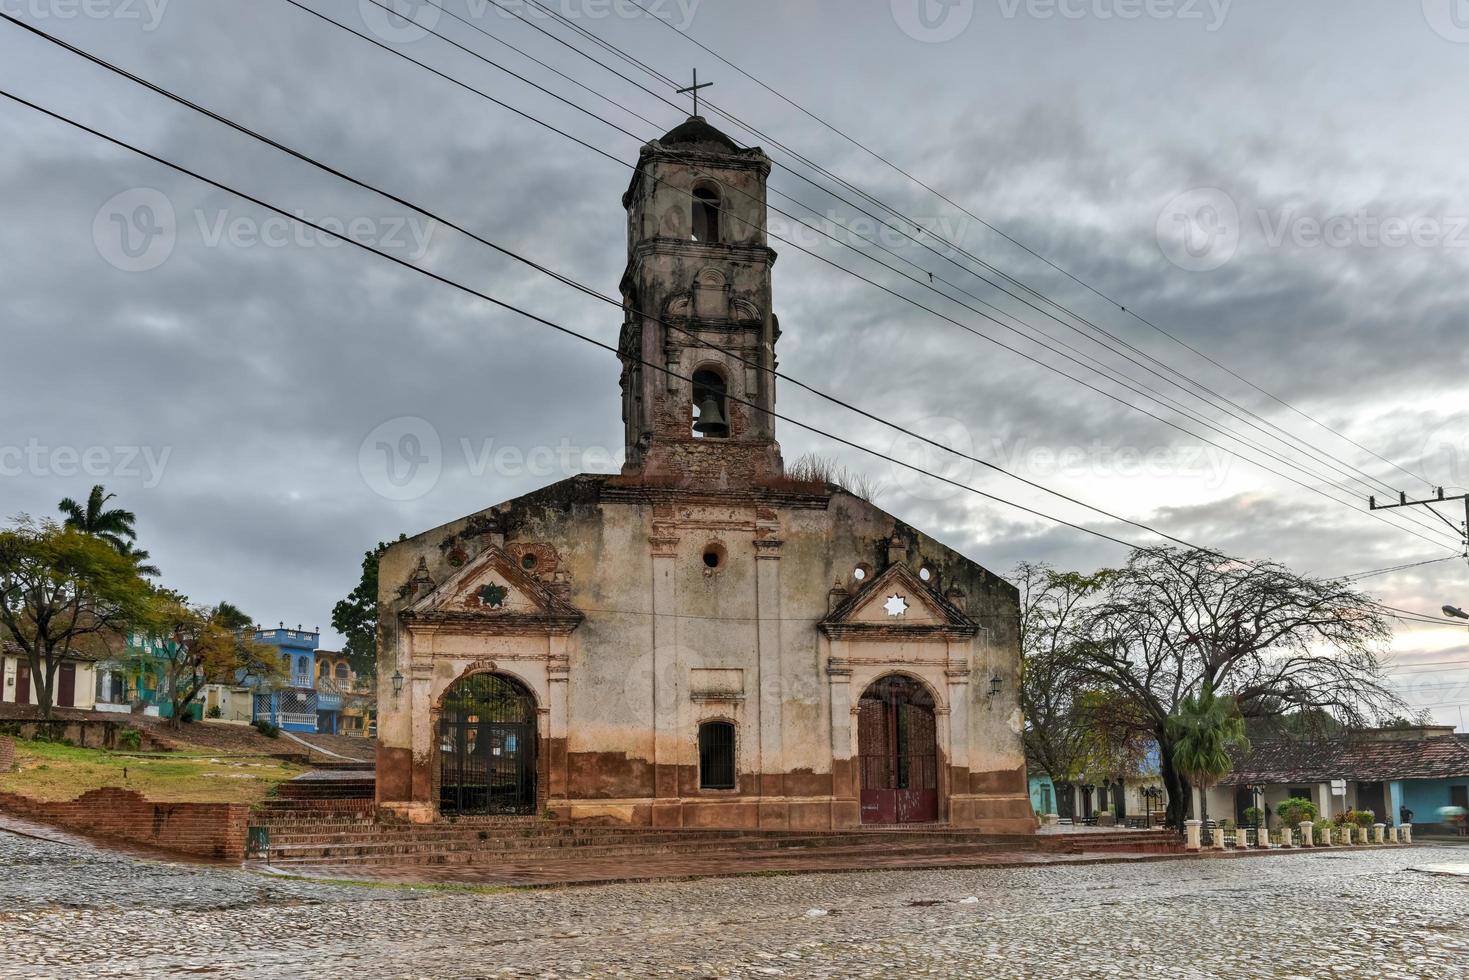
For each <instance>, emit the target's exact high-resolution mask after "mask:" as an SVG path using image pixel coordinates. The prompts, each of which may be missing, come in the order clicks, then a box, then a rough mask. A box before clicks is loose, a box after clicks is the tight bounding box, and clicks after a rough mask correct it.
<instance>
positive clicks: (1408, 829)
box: [1403, 823, 1413, 844]
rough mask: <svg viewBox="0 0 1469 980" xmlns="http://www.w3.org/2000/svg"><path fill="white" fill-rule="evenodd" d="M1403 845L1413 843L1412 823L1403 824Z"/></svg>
mask: <svg viewBox="0 0 1469 980" xmlns="http://www.w3.org/2000/svg"><path fill="white" fill-rule="evenodd" d="M1403 843H1404V844H1411V843H1413V825H1412V824H1410V823H1405V824H1403Z"/></svg>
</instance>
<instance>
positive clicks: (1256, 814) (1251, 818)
mask: <svg viewBox="0 0 1469 980" xmlns="http://www.w3.org/2000/svg"><path fill="white" fill-rule="evenodd" d="M1244 818H1245V823H1247V824H1249V825H1250V826H1251V827H1256V826H1259V825H1261V824H1263V823H1264V822H1265V811H1264V810H1261V809H1260V808H1259V807H1257V806H1247V807H1245V812H1244Z"/></svg>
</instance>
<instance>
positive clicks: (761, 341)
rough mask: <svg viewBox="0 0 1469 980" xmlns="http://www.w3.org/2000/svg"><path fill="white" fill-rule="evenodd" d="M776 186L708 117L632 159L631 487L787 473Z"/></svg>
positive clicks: (626, 337) (729, 481)
mask: <svg viewBox="0 0 1469 980" xmlns="http://www.w3.org/2000/svg"><path fill="white" fill-rule="evenodd" d="M769 176H770V158H769V157H767V156H766V155H765V154H764V153H763V152H762V151H761V150H759V149H742V148H741V147H740V146H738V145H737V144H736V143H735V142H734V140H732V139H730V138H729V137H728V136H726V135H724V134H723V133H721V132H720V131H719V130H717V129H715V128H714V127H713V126H711V125H709V124H708V123H707V122H705V121H704V119H703V118H702V117H700V116H691V117H689V119H688V120H687V121H686V122H684V123H683V124H682V125H680V126H677V127H676V128H674V129H673V130H671V131H670V132H668V133H667V134H666V135H664V136H663V137H662V138H660V139H657V140H654V141H653V142H651V143H648V144H647V145H646V146H644V147H643V149H642V152H641V153H640V154H639V156H638V169H637V172H636V173H635V174H634V176H633V179H632V183H631V185H630V186H629V187H628V190H627V193H626V194H624V195H623V198H622V203H623V206H624V207H626V208H627V216H628V232H627V245H628V249H627V271H626V272H625V273H624V274H623V277H622V301H623V310H624V320H623V326H622V336H621V340H620V343H619V352H620V356H621V358H622V365H623V367H622V396H623V401H622V418H623V423H624V426H625V428H626V441H627V462H626V464H625V466H624V467H623V474H624V476H626V477H632V478H638V479H640V480H646V481H649V482H659V483H671V484H676V485H686V486H699V487H713V488H735V487H739V486H748V485H754V484H759V483H762V482H765V481H768V480H770V479H772V478H775V477H778V476H780V475H781V474H782V472H783V469H782V463H781V457H780V447H779V446H778V445H777V444H776V441H775V425H774V419H773V418H772V417H771V415H770V412H771V411H773V410H774V408H775V384H774V380H775V379H774V374H773V372H774V370H775V363H776V362H775V342H776V340H777V339H778V338H779V336H780V326H779V323H778V321H777V320H776V317H775V314H774V313H773V312H772V310H771V296H770V269H771V266H773V265H774V264H775V252H774V251H772V250H771V249H770V247H769V246H768V245H767V244H766V233H765V183H766V179H767V178H768V177H769ZM710 345H712V346H710ZM716 348H718V349H716ZM644 362H647V363H644ZM649 364H652V365H658V367H657V368H655V367H650V366H649ZM659 368H662V369H666V370H660V369H659Z"/></svg>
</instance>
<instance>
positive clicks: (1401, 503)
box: [1367, 487, 1469, 549]
mask: <svg viewBox="0 0 1469 980" xmlns="http://www.w3.org/2000/svg"><path fill="white" fill-rule="evenodd" d="M1437 490H1438V493H1437V496H1434V497H1430V498H1428V499H1427V500H1409V499H1408V495H1407V494H1406V493H1403V492H1402V491H1399V492H1398V502H1397V503H1395V504H1379V503H1378V502H1377V498H1376V497H1368V498H1367V506H1368V508H1369V509H1371V510H1396V509H1397V508H1399V507H1427V508H1428V512H1429V513H1430V514H1432V515H1433V516H1434V517H1437V518H1438V519H1439V520H1441V521H1443V522H1444V523H1445V524H1447V525H1448V526H1449V527H1451V528H1453V530H1454V533H1455V534H1457V535H1458V536H1459V537H1460V538H1462V539H1463V541H1464V547H1465V549H1469V493H1461V494H1459V495H1458V496H1455V497H1445V496H1444V493H1443V487H1438V488H1437ZM1459 500H1462V501H1463V502H1464V525H1463V527H1460V526H1459V525H1457V524H1455V523H1454V522H1453V521H1451V520H1449V519H1448V518H1447V517H1445V516H1443V515H1442V514H1440V513H1439V512H1438V511H1436V510H1434V508H1433V505H1434V504H1451V503H1454V502H1455V501H1459Z"/></svg>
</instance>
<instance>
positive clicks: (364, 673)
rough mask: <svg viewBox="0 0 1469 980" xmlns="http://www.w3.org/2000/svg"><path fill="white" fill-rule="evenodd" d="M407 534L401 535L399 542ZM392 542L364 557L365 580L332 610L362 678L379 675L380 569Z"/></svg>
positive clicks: (334, 626)
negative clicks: (384, 553)
mask: <svg viewBox="0 0 1469 980" xmlns="http://www.w3.org/2000/svg"><path fill="white" fill-rule="evenodd" d="M407 537H408V536H407V535H405V534H400V535H398V540H399V541H405V540H407ZM388 547H389V543H388V542H386V541H379V542H378V546H377V547H376V548H374V549H372V550H371V551H369V552H367V553H366V554H364V555H363V556H362V577H361V579H360V580H359V581H358V583H357V587H356V588H355V589H353V590H352V591H351V592H350V593H348V594H347V598H345V599H343V600H342V601H341V602H338V603H337V604H336V605H335V606H333V607H332V629H334V630H336V631H337V632H338V633H341V634H342V635H343V636H345V637H346V638H347V644H346V647H345V649H344V652H345V653H346V654H347V661H348V662H349V663H350V664H351V665H352V671H353V672H354V673H355V674H357V676H359V677H376V676H377V566H378V561H379V559H381V558H382V554H383V552H384V551H387V550H388Z"/></svg>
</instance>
